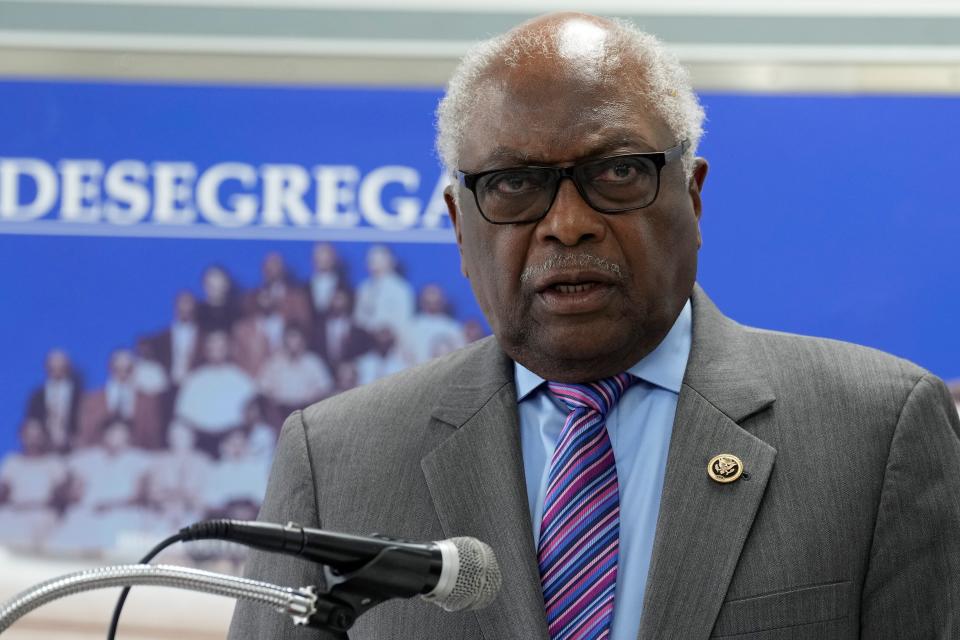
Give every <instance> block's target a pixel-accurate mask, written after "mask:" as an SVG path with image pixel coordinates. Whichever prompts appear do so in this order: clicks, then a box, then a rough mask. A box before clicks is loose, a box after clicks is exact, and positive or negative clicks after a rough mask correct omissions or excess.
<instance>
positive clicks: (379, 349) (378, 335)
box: [357, 327, 407, 384]
mask: <svg viewBox="0 0 960 640" xmlns="http://www.w3.org/2000/svg"><path fill="white" fill-rule="evenodd" d="M406 366H407V363H406V362H404V359H403V357H402V356H401V355H400V350H399V349H398V348H397V340H396V336H395V334H394V333H393V330H392V329H390V328H388V327H383V328H381V329H377V330H376V331H374V332H373V349H371V350H370V351H367V352H366V353H364V354H363V355H362V356H360V357H359V358H357V382H358V383H359V384H370V383H371V382H373V381H374V380H379V379H380V378H383V377H385V376H388V375H390V374H391V373H397V372H398V371H402V370H403V369H405V368H406Z"/></svg>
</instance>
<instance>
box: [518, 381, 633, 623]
mask: <svg viewBox="0 0 960 640" xmlns="http://www.w3.org/2000/svg"><path fill="white" fill-rule="evenodd" d="M632 382H633V378H632V377H631V376H630V375H629V374H626V373H621V374H620V375H617V376H614V377H612V378H606V379H604V380H600V381H598V382H592V383H589V384H563V383H558V382H549V383H548V387H549V389H550V392H551V393H552V394H553V395H554V396H555V397H556V398H557V399H559V400H560V401H561V402H563V403H564V404H565V405H566V407H567V408H568V409H569V411H570V413H569V414H568V415H567V419H566V421H565V422H564V425H563V431H561V432H560V439H559V440H558V442H557V448H556V449H555V450H554V452H553V458H551V460H550V471H549V476H548V483H547V494H546V497H545V498H544V502H543V519H542V520H541V524H540V542H539V545H538V548H537V560H538V562H539V565H540V582H541V584H542V586H543V600H544V606H545V607H546V612H547V627H548V629H549V630H550V638H551V640H593V639H594V638H608V637H609V636H610V624H611V620H612V618H613V596H614V590H615V589H616V586H617V561H618V559H619V543H620V491H619V488H618V485H617V468H616V465H615V463H614V458H613V449H612V448H611V446H610V438H609V436H608V435H607V428H606V416H607V413H608V412H609V411H610V409H611V408H613V406H614V405H615V404H616V403H617V400H619V399H620V396H621V395H622V394H623V392H624V390H626V388H627V387H628V386H630V384H632Z"/></svg>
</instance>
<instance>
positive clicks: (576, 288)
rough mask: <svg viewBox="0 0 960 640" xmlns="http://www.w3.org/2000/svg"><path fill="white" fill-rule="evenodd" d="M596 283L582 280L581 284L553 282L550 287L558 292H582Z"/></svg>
mask: <svg viewBox="0 0 960 640" xmlns="http://www.w3.org/2000/svg"><path fill="white" fill-rule="evenodd" d="M595 285H596V283H594V282H584V283H581V284H555V285H551V286H550V288H551V289H553V290H555V291H559V292H560V293H583V292H584V291H587V290H588V289H591V288H593V287H594V286H595Z"/></svg>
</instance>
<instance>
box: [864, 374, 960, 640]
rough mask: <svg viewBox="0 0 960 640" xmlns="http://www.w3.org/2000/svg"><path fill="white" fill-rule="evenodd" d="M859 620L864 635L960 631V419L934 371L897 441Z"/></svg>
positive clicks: (918, 389) (915, 394)
mask: <svg viewBox="0 0 960 640" xmlns="http://www.w3.org/2000/svg"><path fill="white" fill-rule="evenodd" d="M860 622H861V637H863V638H871V639H873V638H875V639H878V640H886V639H888V638H889V639H894V638H930V639H934V638H937V639H941V638H942V639H944V640H946V639H948V638H960V419H958V417H957V411H956V409H955V407H954V404H953V402H952V400H951V399H950V394H949V392H948V391H947V388H946V386H945V385H944V384H943V382H941V381H940V380H938V379H937V378H935V377H933V376H930V375H926V376H924V377H923V378H921V379H920V380H919V382H917V384H916V386H915V387H914V388H913V390H912V391H911V393H910V395H909V396H908V398H907V401H906V403H905V404H904V406H903V408H902V410H901V413H900V418H899V421H898V423H897V427H896V430H895V432H894V435H893V440H892V442H891V445H890V453H889V457H888V459H887V466H886V472H885V476H884V480H883V489H882V492H881V496H880V504H879V508H878V512H877V522H876V529H875V531H874V536H873V544H872V549H871V554H870V566H869V568H868V570H867V575H866V580H865V582H864V588H863V601H862V603H861V620H860Z"/></svg>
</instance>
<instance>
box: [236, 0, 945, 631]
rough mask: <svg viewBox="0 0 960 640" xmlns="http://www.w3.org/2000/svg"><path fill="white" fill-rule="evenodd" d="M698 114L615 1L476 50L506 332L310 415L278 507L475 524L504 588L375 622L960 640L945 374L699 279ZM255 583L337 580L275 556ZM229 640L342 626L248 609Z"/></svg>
mask: <svg viewBox="0 0 960 640" xmlns="http://www.w3.org/2000/svg"><path fill="white" fill-rule="evenodd" d="M702 119H703V113H702V110H701V109H700V107H699V105H698V104H697V101H696V98H695V96H694V94H693V93H692V91H691V89H690V86H689V83H688V81H687V79H686V76H685V74H684V72H683V70H682V69H681V68H680V67H679V65H678V64H677V63H676V61H675V60H674V58H673V57H672V56H670V55H669V54H668V53H667V52H665V51H664V50H663V49H662V48H661V46H660V45H659V43H657V42H656V41H655V40H653V39H652V38H650V37H649V36H647V35H645V34H642V33H638V32H635V31H634V30H632V29H631V28H629V27H625V26H622V25H619V24H616V23H611V22H608V21H606V20H601V19H597V18H593V17H590V16H582V15H578V14H558V15H550V16H546V17H544V18H540V19H537V20H534V21H532V22H529V23H527V24H525V25H522V26H521V27H519V28H517V29H516V30H514V31H511V32H509V33H508V34H506V35H505V36H501V37H500V38H495V39H494V40H492V41H489V42H486V43H484V44H481V45H480V46H479V47H478V48H477V49H475V50H474V51H473V52H471V53H470V54H468V55H467V57H466V58H465V60H464V61H463V62H462V63H461V65H460V67H459V68H458V70H457V71H456V73H455V74H454V77H453V79H452V80H451V82H450V86H449V88H448V91H447V95H446V97H445V98H444V101H443V103H442V104H441V106H440V109H439V138H438V146H439V147H440V150H441V153H442V156H443V158H444V161H445V163H446V165H447V167H448V168H449V169H450V170H451V172H452V173H453V176H454V177H455V179H456V181H457V182H456V184H454V185H452V186H451V187H450V189H449V190H448V191H447V203H448V207H449V211H450V215H451V218H452V220H453V223H454V227H455V229H456V236H457V242H458V245H459V247H460V252H461V256H462V265H463V271H464V273H465V275H466V276H467V277H468V278H469V279H470V283H471V285H472V287H473V291H474V293H475V295H476V297H477V299H478V301H479V303H480V306H481V308H482V309H483V311H484V313H485V315H486V316H487V319H488V321H489V323H490V326H491V328H492V329H493V332H494V334H495V338H493V339H485V340H481V341H479V342H477V343H475V344H472V345H470V346H468V347H467V348H465V349H463V350H461V351H458V352H456V353H454V354H452V355H450V356H447V357H445V358H443V359H440V360H438V361H434V362H432V363H430V364H428V365H426V366H424V367H421V368H417V369H414V370H411V371H409V372H405V373H402V374H400V375H398V376H394V377H391V378H388V379H386V380H384V381H381V382H379V383H377V384H374V385H371V386H369V387H366V388H361V389H358V390H356V391H351V392H347V393H344V394H341V395H339V396H336V397H334V398H332V399H330V400H327V401H326V402H324V403H321V404H319V405H315V406H313V407H309V408H307V409H306V410H304V411H303V412H300V413H295V414H294V415H293V416H291V417H290V418H289V419H288V421H287V423H286V425H285V428H284V430H283V432H282V434H281V438H280V442H279V445H278V451H277V457H276V464H275V465H274V471H273V474H272V477H271V481H270V485H269V487H268V491H267V498H266V501H265V504H264V507H263V510H262V513H261V517H262V518H263V519H264V520H268V521H276V522H286V521H288V520H291V519H293V520H298V521H300V522H301V523H303V524H305V525H313V526H317V525H319V524H321V523H322V525H323V526H324V527H326V528H329V529H334V530H341V531H351V532H357V533H363V532H366V533H369V532H374V531H378V532H389V533H390V534H394V535H398V536H403V537H409V538H414V539H422V540H431V539H440V538H446V537H450V536H456V535H470V536H475V537H477V538H480V539H481V540H484V541H486V542H488V543H489V544H490V545H491V546H492V547H493V549H494V550H495V552H496V555H497V558H498V559H499V563H500V567H501V568H502V570H503V574H504V580H503V587H502V589H501V591H500V595H499V597H498V599H497V600H496V601H495V602H494V603H493V604H492V605H491V606H490V607H488V608H486V609H483V610H480V611H477V612H470V611H467V612H459V613H455V614H446V613H444V612H443V611H441V610H439V609H437V608H436V607H432V606H430V605H429V604H426V603H422V602H419V601H393V602H390V603H387V604H384V605H381V606H378V607H376V608H374V609H372V610H371V611H370V612H368V613H367V614H365V615H364V616H363V617H361V618H360V619H359V620H358V622H357V624H356V625H355V626H354V627H353V629H352V630H351V632H350V637H351V638H419V639H440V638H458V639H480V638H483V639H485V640H494V639H497V640H500V639H504V638H516V639H529V638H538V639H546V638H551V639H555V638H581V637H582V638H597V637H600V638H613V639H614V640H628V639H630V640H632V639H634V638H641V639H644V640H662V639H680V640H705V639H706V638H710V637H714V638H721V637H722V638H734V639H739V640H774V639H783V638H791V639H805V638H811V639H813V638H816V639H818V640H825V639H840V638H844V639H846V638H870V639H886V638H948V637H950V638H953V637H958V636H960V617H958V616H957V613H956V606H957V605H956V603H957V602H960V572H958V570H957V568H958V567H960V500H958V498H957V496H958V495H960V479H958V473H957V471H958V469H960V437H958V432H960V422H958V420H957V417H956V415H955V414H954V412H953V408H952V406H951V403H950V400H949V398H948V395H947V392H946V389H945V387H944V385H943V384H942V383H941V382H940V381H939V380H937V379H936V378H934V377H932V376H931V375H930V374H928V373H926V372H924V371H922V370H921V369H919V368H917V367H915V366H913V365H911V364H909V363H906V362H903V361H901V360H897V359H894V358H892V357H889V356H886V355H883V354H879V353H877V352H874V351H870V350H867V349H863V348H860V347H855V346H852V345H845V344H841V343H836V342H830V341H823V340H815V339H810V338H802V337H798V336H790V335H785V334H777V333H772V332H765V331H760V330H755V329H749V328H746V327H742V326H740V325H738V324H736V323H734V322H733V321H731V320H729V319H727V318H725V317H724V316H723V315H721V314H720V312H719V311H718V310H717V309H716V307H714V306H713V304H712V303H711V302H710V300H709V299H708V298H707V297H706V295H705V294H704V292H703V291H702V290H701V289H699V288H697V287H696V286H695V283H694V281H695V276H696V263H697V250H698V248H699V246H700V242H701V238H700V230H699V217H700V213H701V189H702V187H703V184H704V179H705V177H706V173H707V165H706V163H705V161H704V160H702V159H699V158H696V157H695V151H696V148H697V143H698V141H699V138H700V133H701V123H702ZM586 383H593V384H586ZM618 396H619V398H618ZM581 427H582V429H581ZM611 453H612V455H611ZM614 462H615V464H613V463H614ZM571 468H572V469H574V471H573V472H570V473H568V471H569V470H570V469H571ZM580 480H582V481H583V482H579V481H580ZM361 504H362V505H364V507H363V508H358V507H357V505H361ZM571 514H575V515H573V516H571ZM577 520H579V521H580V526H571V525H572V523H573V522H575V521H577ZM558 550H559V551H558ZM249 574H250V575H251V576H254V577H258V578H262V579H266V580H270V581H273V582H279V583H282V584H287V585H308V584H315V583H318V582H320V578H319V576H320V570H319V568H318V567H315V566H311V565H310V564H308V563H303V562H300V561H297V560H294V559H287V558H283V559H278V558H276V557H268V556H265V555H260V554H257V555H255V556H254V557H253V559H252V561H251V563H250V566H249ZM232 637H234V638H265V637H270V638H281V637H287V638H299V637H303V638H306V637H314V638H329V637H332V636H330V635H324V634H320V633H316V632H304V631H300V630H298V631H296V632H294V631H290V630H289V624H288V623H287V622H286V621H284V620H281V619H280V618H278V617H270V616H269V615H268V614H266V613H264V614H263V615H262V616H260V615H257V614H256V613H255V612H254V610H253V609H252V608H248V607H245V606H241V607H240V608H239V609H238V612H237V614H236V616H235V619H234V623H233V627H232Z"/></svg>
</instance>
